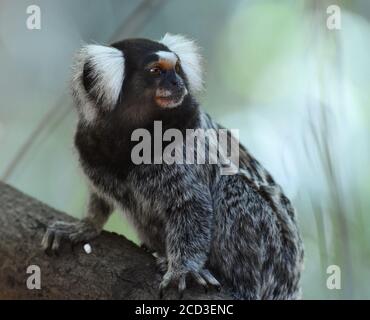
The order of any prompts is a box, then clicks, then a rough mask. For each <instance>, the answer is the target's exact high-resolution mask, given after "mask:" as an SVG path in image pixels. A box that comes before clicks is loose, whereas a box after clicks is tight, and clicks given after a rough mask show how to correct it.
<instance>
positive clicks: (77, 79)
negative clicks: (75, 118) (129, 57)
mask: <svg viewBox="0 0 370 320" xmlns="http://www.w3.org/2000/svg"><path fill="white" fill-rule="evenodd" d="M86 63H88V64H89V66H90V69H91V78H92V79H94V81H93V83H92V84H91V89H90V91H91V92H93V93H94V96H95V97H96V98H97V99H98V101H100V102H101V103H102V106H103V107H105V108H113V106H114V105H115V104H116V103H117V100H118V98H119V95H120V93H121V89H122V83H123V80H124V65H125V59H124V56H123V53H122V52H121V51H120V50H118V49H116V48H113V47H107V46H101V45H86V46H84V47H82V49H81V50H80V51H79V52H78V53H77V55H76V58H75V63H74V66H73V79H72V90H73V93H74V96H75V98H76V100H77V103H78V105H79V108H80V110H81V111H82V113H83V116H84V117H85V119H86V120H88V121H92V120H93V118H94V116H95V114H96V111H95V108H96V105H95V104H96V102H97V101H91V99H90V98H89V96H88V93H87V92H86V90H85V88H84V86H83V70H84V66H85V64H86Z"/></svg>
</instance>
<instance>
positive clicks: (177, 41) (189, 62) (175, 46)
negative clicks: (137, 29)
mask: <svg viewBox="0 0 370 320" xmlns="http://www.w3.org/2000/svg"><path fill="white" fill-rule="evenodd" d="M159 42H160V43H162V44H164V45H165V46H167V47H168V49H170V50H171V51H172V52H175V53H176V54H177V55H178V56H179V58H180V61H181V66H182V68H183V70H184V72H185V75H186V77H187V78H188V81H189V86H190V90H191V91H192V92H194V93H195V92H199V91H201V90H202V89H203V78H202V63H201V62H202V57H201V55H200V53H199V47H198V46H197V45H196V43H195V42H194V41H192V40H190V39H187V38H186V37H184V36H182V35H172V34H169V33H166V34H165V36H164V37H163V38H162V39H161V40H160V41H159Z"/></svg>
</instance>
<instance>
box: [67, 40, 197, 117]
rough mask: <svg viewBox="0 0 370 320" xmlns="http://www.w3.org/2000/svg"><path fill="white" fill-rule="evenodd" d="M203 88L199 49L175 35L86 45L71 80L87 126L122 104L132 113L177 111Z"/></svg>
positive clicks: (76, 61) (189, 41) (78, 58)
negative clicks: (160, 38) (145, 110)
mask: <svg viewBox="0 0 370 320" xmlns="http://www.w3.org/2000/svg"><path fill="white" fill-rule="evenodd" d="M201 87H202V78H201V67H200V56H199V54H198V49H197V47H196V46H195V44H194V42H192V41H191V40H188V39H186V38H184V37H182V36H172V35H166V36H165V37H164V38H163V39H162V40H161V41H159V42H156V41H151V40H146V39H127V40H123V41H121V42H117V43H114V44H112V45H111V46H102V45H87V46H84V47H83V48H82V49H81V50H80V52H79V53H78V55H77V57H76V60H75V65H74V77H73V82H72V89H73V93H74V97H75V100H76V102H77V106H78V109H79V111H80V114H81V115H82V116H83V118H84V119H85V120H86V121H88V122H89V121H93V120H94V119H95V118H96V117H97V116H98V115H99V114H100V113H101V112H105V113H106V112H109V111H112V110H114V109H115V108H116V107H117V106H118V105H119V106H120V107H121V108H123V109H124V108H125V107H127V108H131V110H133V109H134V108H135V106H136V107H137V110H142V108H143V107H145V108H147V109H148V108H160V109H162V110H165V109H171V108H176V107H178V106H180V105H181V104H182V102H183V101H184V98H185V97H186V96H187V95H188V94H192V93H194V92H196V91H199V90H200V89H201Z"/></svg>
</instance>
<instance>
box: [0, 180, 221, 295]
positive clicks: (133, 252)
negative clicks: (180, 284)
mask: <svg viewBox="0 0 370 320" xmlns="http://www.w3.org/2000/svg"><path fill="white" fill-rule="evenodd" d="M55 220H65V221H73V220H74V218H72V217H70V216H68V215H66V214H64V213H62V212H59V211H57V210H55V209H52V208H50V207H48V206H47V205H45V204H43V203H41V202H39V201H37V200H35V199H32V198H31V197H29V196H26V195H24V194H23V193H21V192H19V191H17V190H15V189H14V188H12V187H10V186H8V185H6V184H3V183H1V182H0V299H157V298H158V286H159V282H160V279H161V275H160V273H159V272H158V270H157V268H156V265H155V261H154V257H153V256H152V255H150V254H148V253H146V252H145V251H144V250H142V249H141V248H139V247H138V246H136V245H135V244H134V243H132V242H130V241H129V240H127V239H125V238H124V237H122V236H120V235H117V234H114V233H110V232H105V231H104V232H103V233H102V234H101V235H100V236H99V237H98V238H96V239H95V240H93V241H91V242H90V244H91V247H92V253H90V254H87V253H85V251H84V250H83V246H82V244H81V245H77V246H75V247H74V248H71V246H70V245H64V246H63V247H62V249H61V251H60V253H59V255H57V256H56V255H47V254H46V253H45V252H43V251H42V250H41V247H40V242H41V238H42V236H43V234H44V232H45V229H46V226H47V225H48V224H49V223H50V222H52V221H55ZM30 265H37V266H39V267H40V269H41V289H40V290H37V289H33V290H30V289H27V286H26V281H27V278H28V277H29V276H30V274H27V273H26V270H27V267H28V266H30ZM188 285H189V288H188V289H187V290H186V293H185V295H184V298H185V299H186V298H188V299H225V298H226V299H227V298H228V297H227V296H225V295H223V294H222V292H221V293H218V292H216V291H213V290H210V291H209V293H208V294H206V293H204V291H203V289H202V288H199V287H198V286H197V285H196V284H195V283H194V282H191V281H190V282H189V284H188ZM177 297H178V296H177V293H176V290H174V289H171V290H170V291H169V292H167V293H166V295H165V298H167V299H176V298H177Z"/></svg>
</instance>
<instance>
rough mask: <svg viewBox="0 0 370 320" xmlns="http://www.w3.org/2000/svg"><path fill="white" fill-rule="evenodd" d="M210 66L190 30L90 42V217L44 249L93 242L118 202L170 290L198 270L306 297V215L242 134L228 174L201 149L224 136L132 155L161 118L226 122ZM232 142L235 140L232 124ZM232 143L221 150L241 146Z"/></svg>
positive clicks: (86, 57)
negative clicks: (215, 108) (200, 97)
mask: <svg viewBox="0 0 370 320" xmlns="http://www.w3.org/2000/svg"><path fill="white" fill-rule="evenodd" d="M201 64H202V63H201V56H200V54H199V48H198V46H197V45H196V43H195V42H194V41H193V40H190V39H187V38H186V37H184V36H181V35H171V34H166V35H165V36H164V37H163V38H162V39H161V40H160V41H151V40H147V39H126V40H123V41H120V42H117V43H114V44H112V45H109V46H105V45H96V44H94V45H85V46H83V47H82V49H81V50H80V51H79V52H78V53H77V55H76V58H75V61H74V64H73V79H72V85H71V87H72V93H73V97H74V101H75V105H76V109H77V111H78V116H79V121H78V124H77V130H76V133H75V140H74V143H75V147H76V149H77V151H78V156H79V163H80V165H81V168H82V171H83V172H84V174H85V175H86V177H87V180H88V182H89V190H90V195H89V203H88V210H87V215H86V217H85V218H83V219H82V220H81V221H79V222H77V223H66V222H62V221H57V222H54V223H53V224H51V225H50V226H49V227H48V229H47V231H46V233H45V235H44V238H43V240H42V245H43V247H44V248H45V249H51V250H58V248H59V246H60V244H61V242H62V241H64V240H68V241H71V242H72V243H77V242H86V241H88V240H90V239H92V238H94V237H96V236H97V235H98V234H99V233H100V232H101V230H102V228H103V226H104V224H105V222H106V221H107V219H108V217H109V216H110V214H111V213H112V211H113V210H114V209H119V210H121V211H123V212H124V213H125V214H126V216H127V217H128V219H129V221H131V222H132V224H133V226H134V227H135V229H136V231H137V233H138V236H139V238H140V240H141V241H142V244H143V245H144V246H145V247H146V248H149V249H150V250H151V251H152V252H155V253H156V258H157V261H158V265H159V266H160V267H161V269H162V270H163V271H164V275H163V279H162V282H161V284H160V288H159V292H160V294H161V295H162V294H163V293H165V292H164V291H165V289H166V288H168V287H169V285H170V284H171V285H175V286H176V287H177V288H178V290H179V293H180V294H182V292H183V291H184V290H185V289H186V281H187V278H188V277H193V278H194V279H195V280H196V281H197V282H198V283H199V284H200V285H202V286H205V287H206V286H208V285H211V286H215V287H221V288H222V290H223V291H225V292H227V293H229V294H230V295H231V296H232V297H233V298H235V299H297V298H300V294H301V293H300V284H299V282H300V275H301V269H302V264H303V246H302V241H301V237H300V233H299V229H298V226H297V221H296V216H295V211H294V209H293V206H292V204H291V202H290V201H289V199H288V198H287V197H286V196H285V195H284V193H283V191H282V188H281V187H280V186H279V185H278V184H277V183H275V181H274V179H273V178H272V176H271V175H270V174H269V173H268V172H267V170H265V169H264V168H263V167H262V165H261V164H260V163H259V162H258V161H257V160H256V159H255V158H254V157H253V156H252V155H251V154H250V153H249V152H248V151H247V149H246V148H245V147H244V146H242V145H241V144H240V143H239V141H237V148H238V150H237V151H238V155H239V157H238V159H237V160H235V159H234V160H233V161H234V163H231V165H234V168H236V171H235V173H234V174H222V167H223V165H224V164H222V163H220V162H217V161H216V163H215V161H213V162H212V161H203V162H202V163H198V162H197V161H196V160H198V158H197V157H199V155H198V154H197V150H198V151H199V150H203V151H204V150H209V148H210V147H211V145H212V144H214V141H211V140H212V139H213V138H208V139H206V140H205V142H204V141H203V142H202V143H201V142H200V141H197V142H196V144H195V145H194V146H193V148H190V151H189V148H185V141H184V140H182V141H180V142H178V141H177V142H176V141H173V139H172V140H171V139H170V138H168V137H167V138H168V139H167V140H166V141H163V143H164V146H169V145H170V144H173V147H174V149H172V151H174V152H175V153H176V152H177V151H182V152H183V153H182V154H183V155H184V153H189V152H194V153H195V158H194V159H195V161H193V162H191V163H187V162H186V161H182V162H178V161H172V163H168V162H165V161H162V162H161V161H158V160H161V159H162V160H163V159H164V158H165V157H166V155H164V153H163V154H160V155H158V152H156V151H155V150H154V148H153V146H151V145H149V146H146V145H145V147H147V148H149V150H143V152H144V151H145V152H148V154H150V159H149V160H151V161H145V163H139V164H137V163H136V162H135V161H133V156H132V152H133V150H134V148H135V146H136V145H137V143H138V142H137V141H138V139H136V138H133V136H134V135H135V134H134V132H135V130H137V129H144V130H146V132H149V133H150V134H153V133H154V129H153V124H154V122H156V121H160V123H161V125H162V128H163V130H171V129H176V130H177V131H178V132H181V133H183V134H184V136H186V133H187V132H188V130H189V129H193V130H197V129H201V130H208V129H214V130H216V131H217V130H221V129H223V127H221V126H220V125H219V124H218V123H216V122H215V121H214V120H212V118H211V117H210V116H209V115H208V114H207V113H205V112H204V111H203V110H202V109H201V108H200V107H199V105H198V103H197V101H196V98H195V96H196V94H197V93H198V92H199V91H201V90H202V86H203V79H202V66H201ZM163 140H165V139H163ZM227 141H228V142H229V143H230V142H232V141H234V142H235V141H236V137H235V136H234V135H233V134H232V133H231V131H230V130H228V131H227ZM198 147H199V149H198ZM143 148H144V147H143ZM223 148H224V150H218V151H217V152H216V153H217V154H221V153H223V152H224V153H225V154H227V153H228V152H229V151H230V150H226V149H230V148H229V147H226V148H225V147H223ZM172 151H171V152H170V154H167V157H171V156H173V152H172ZM176 159H177V158H176ZM176 159H175V160H176ZM203 160H210V157H208V158H207V159H203Z"/></svg>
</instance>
